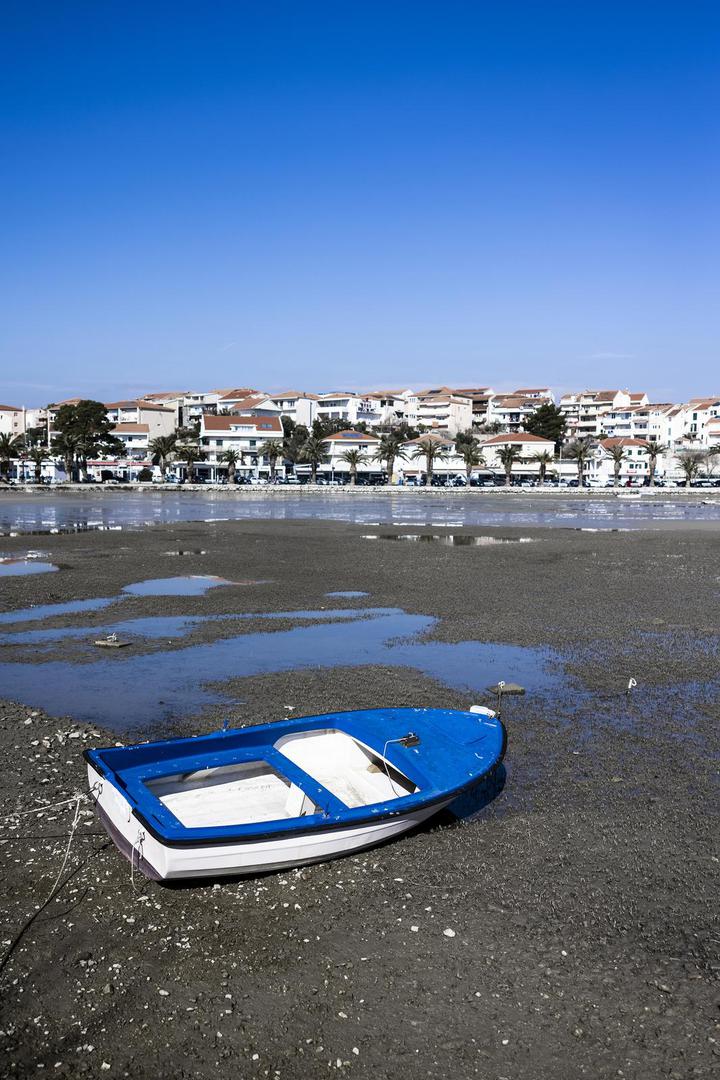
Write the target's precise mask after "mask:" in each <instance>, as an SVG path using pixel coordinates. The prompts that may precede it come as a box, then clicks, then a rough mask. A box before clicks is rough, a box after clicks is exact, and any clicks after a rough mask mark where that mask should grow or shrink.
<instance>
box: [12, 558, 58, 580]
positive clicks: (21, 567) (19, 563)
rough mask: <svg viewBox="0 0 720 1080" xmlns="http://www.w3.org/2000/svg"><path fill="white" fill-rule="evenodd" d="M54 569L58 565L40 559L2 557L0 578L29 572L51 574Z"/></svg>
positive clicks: (23, 574) (19, 575) (18, 575)
mask: <svg viewBox="0 0 720 1080" xmlns="http://www.w3.org/2000/svg"><path fill="white" fill-rule="evenodd" d="M54 570H57V566H54V565H53V564H52V563H49V562H41V561H39V560H38V559H0V578H4V577H25V576H26V575H27V574H51V573H52V572H53V571H54Z"/></svg>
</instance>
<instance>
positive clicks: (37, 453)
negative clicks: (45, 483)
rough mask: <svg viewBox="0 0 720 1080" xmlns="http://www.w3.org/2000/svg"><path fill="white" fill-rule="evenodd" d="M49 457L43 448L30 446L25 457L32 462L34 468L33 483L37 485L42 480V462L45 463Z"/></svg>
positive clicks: (45, 448)
mask: <svg viewBox="0 0 720 1080" xmlns="http://www.w3.org/2000/svg"><path fill="white" fill-rule="evenodd" d="M49 456H50V455H49V454H48V452H47V447H45V446H31V447H30V449H29V450H28V452H27V457H28V459H29V460H30V461H32V463H33V465H34V466H35V483H36V484H39V483H40V481H41V480H42V467H43V462H44V461H47V459H48V457H49Z"/></svg>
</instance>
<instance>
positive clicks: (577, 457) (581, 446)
mask: <svg viewBox="0 0 720 1080" xmlns="http://www.w3.org/2000/svg"><path fill="white" fill-rule="evenodd" d="M591 453H592V447H591V446H590V443H588V442H583V441H582V440H578V442H574V443H571V444H570V446H568V448H567V450H566V452H565V456H566V457H569V458H571V460H573V461H575V462H576V464H577V472H578V484H579V485H580V487H582V482H583V473H584V471H585V462H586V461H587V459H588V458H589V457H590V454H591Z"/></svg>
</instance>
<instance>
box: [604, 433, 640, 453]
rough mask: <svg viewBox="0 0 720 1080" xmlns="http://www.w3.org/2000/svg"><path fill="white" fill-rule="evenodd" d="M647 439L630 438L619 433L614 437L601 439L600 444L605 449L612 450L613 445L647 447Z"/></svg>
mask: <svg viewBox="0 0 720 1080" xmlns="http://www.w3.org/2000/svg"><path fill="white" fill-rule="evenodd" d="M647 445H648V441H647V439H630V438H627V439H626V438H623V437H622V436H620V435H618V436H615V437H614V438H612V439H601V441H600V446H602V448H603V449H604V450H610V449H611V448H612V447H613V446H644V447H645V448H646V449H647Z"/></svg>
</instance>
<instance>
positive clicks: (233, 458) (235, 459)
mask: <svg viewBox="0 0 720 1080" xmlns="http://www.w3.org/2000/svg"><path fill="white" fill-rule="evenodd" d="M218 461H220V462H222V464H223V465H227V471H228V484H234V483H235V472H236V470H237V467H238V465H242V463H243V456H242V454H241V453H240V451H238V450H233V449H232V448H230V450H223V452H222V454H218Z"/></svg>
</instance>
